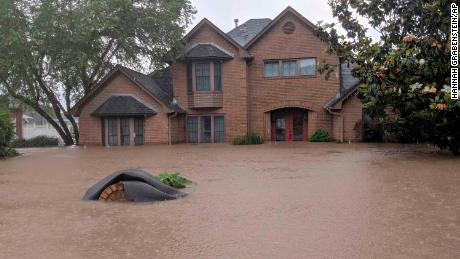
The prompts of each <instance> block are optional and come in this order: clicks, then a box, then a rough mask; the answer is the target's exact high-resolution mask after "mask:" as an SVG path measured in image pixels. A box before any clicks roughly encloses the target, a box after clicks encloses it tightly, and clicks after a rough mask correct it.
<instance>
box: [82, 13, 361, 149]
mask: <svg viewBox="0 0 460 259" xmlns="http://www.w3.org/2000/svg"><path fill="white" fill-rule="evenodd" d="M184 39H185V42H186V51H185V53H184V54H183V55H181V56H179V57H176V58H175V59H174V61H169V62H168V63H169V65H168V67H167V68H166V69H163V70H160V71H155V72H153V73H151V74H148V75H146V74H142V73H139V72H136V71H133V70H131V69H128V68H126V67H122V66H119V65H118V66H116V67H115V68H114V69H113V70H112V71H111V72H110V73H109V74H108V75H107V76H106V77H105V78H104V79H103V80H102V81H101V82H99V84H98V85H96V86H95V87H94V88H93V90H92V91H91V93H89V94H88V95H86V96H85V97H84V98H83V99H82V100H80V101H79V102H78V103H77V104H76V105H75V107H74V108H73V113H74V114H75V116H78V117H79V120H80V144H102V145H135V144H154V143H183V142H187V143H219V142H230V141H231V140H233V139H234V138H235V137H237V136H241V135H244V134H245V133H247V132H255V133H258V134H260V135H262V136H263V137H264V138H265V139H266V140H267V141H306V140H308V136H309V135H311V134H312V133H313V132H314V131H315V130H317V129H318V128H324V129H326V130H327V131H328V132H329V133H330V134H331V136H332V137H333V138H334V139H335V140H337V141H359V140H361V128H360V127H361V126H360V125H361V124H362V123H361V120H362V104H361V102H360V101H359V99H358V98H357V97H356V94H355V93H356V84H357V81H356V79H355V78H353V77H352V76H351V72H350V71H351V66H349V65H348V64H340V66H338V67H339V68H340V69H337V72H336V73H335V74H332V75H331V77H330V78H329V79H328V80H326V79H325V78H324V75H320V74H319V73H318V72H317V66H318V62H319V61H322V60H324V61H325V62H327V63H329V64H336V65H339V58H338V57H337V56H335V55H329V54H326V53H324V51H323V50H324V48H325V47H326V43H324V42H322V41H321V40H320V39H319V38H318V37H317V36H316V35H315V33H314V25H313V24H312V23H311V22H310V21H308V20H307V19H306V18H305V17H303V16H302V15H301V14H299V13H298V12H297V11H295V10H294V9H293V8H291V7H288V8H286V9H285V10H284V11H283V12H281V13H280V14H279V15H278V16H277V17H276V18H274V19H273V20H271V19H251V20H248V21H246V22H245V23H243V24H241V25H238V24H237V20H235V28H234V29H233V30H231V31H230V32H228V33H224V32H223V31H222V30H220V29H219V28H218V27H216V26H215V25H214V24H213V23H211V22H210V21H209V20H207V19H203V20H202V21H201V22H200V23H199V24H197V25H196V26H195V27H194V28H193V29H192V30H191V31H190V32H189V33H188V34H187V35H185V37H184Z"/></svg>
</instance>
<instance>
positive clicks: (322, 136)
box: [310, 128, 330, 142]
mask: <svg viewBox="0 0 460 259" xmlns="http://www.w3.org/2000/svg"><path fill="white" fill-rule="evenodd" d="M329 140H330V138H329V133H328V132H327V130H325V129H323V128H319V129H317V130H316V131H315V133H313V135H311V136H310V141H311V142H327V141H329Z"/></svg>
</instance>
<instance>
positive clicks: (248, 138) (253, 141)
mask: <svg viewBox="0 0 460 259" xmlns="http://www.w3.org/2000/svg"><path fill="white" fill-rule="evenodd" d="M232 143H233V145H258V144H263V143H264V139H263V138H262V137H261V136H259V135H258V134H257V133H247V134H246V135H244V136H241V137H237V138H235V139H234V140H233V142H232Z"/></svg>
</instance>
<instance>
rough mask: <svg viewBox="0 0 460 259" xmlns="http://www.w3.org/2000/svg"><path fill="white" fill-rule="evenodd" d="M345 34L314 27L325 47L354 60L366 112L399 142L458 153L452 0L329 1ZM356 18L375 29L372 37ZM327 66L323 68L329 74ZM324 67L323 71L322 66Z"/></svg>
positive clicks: (459, 134)
mask: <svg viewBox="0 0 460 259" xmlns="http://www.w3.org/2000/svg"><path fill="white" fill-rule="evenodd" d="M329 4H330V6H331V8H332V12H333V15H334V16H335V17H336V18H337V19H338V20H339V22H340V24H341V25H342V27H343V28H344V29H345V31H346V36H340V35H338V34H337V31H336V30H335V29H334V24H320V26H319V28H318V35H319V36H320V37H321V38H322V39H323V40H325V41H327V42H329V47H328V49H327V51H328V52H329V53H337V54H338V55H339V56H340V58H341V59H342V61H344V60H348V61H350V62H353V63H355V64H356V67H355V68H354V69H353V74H354V75H355V76H356V77H358V78H359V79H360V88H359V89H360V95H359V96H360V98H361V99H362V101H363V103H364V109H365V110H366V112H367V113H368V114H369V115H371V117H372V118H374V119H377V120H379V121H380V123H381V124H382V125H383V126H384V130H385V132H387V133H390V134H392V135H394V136H395V138H396V139H397V140H398V141H400V142H406V143H407V142H410V143H413V142H429V143H432V144H434V145H436V146H438V147H439V148H441V149H450V150H451V151H452V152H454V153H456V154H458V153H460V130H458V125H460V124H459V123H460V102H459V101H456V100H451V99H450V88H449V85H450V74H449V71H450V62H449V60H450V15H449V14H450V11H449V10H450V1H447V0H427V1H399V0H376V1H372V2H368V1H363V0H330V1H329ZM357 16H361V17H364V18H365V19H367V21H368V23H369V24H370V26H371V27H372V28H373V29H375V30H376V31H377V32H379V33H380V41H379V42H372V41H371V39H370V38H369V37H368V36H367V29H366V28H365V27H364V26H363V25H362V24H360V22H359V20H358V19H357ZM331 69H335V68H334V67H333V66H324V69H323V72H324V73H326V75H327V73H328V72H330V70H331ZM328 70H329V71H328Z"/></svg>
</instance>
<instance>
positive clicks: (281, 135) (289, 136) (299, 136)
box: [269, 107, 308, 141]
mask: <svg viewBox="0 0 460 259" xmlns="http://www.w3.org/2000/svg"><path fill="white" fill-rule="evenodd" d="M269 114H270V132H271V136H270V137H271V140H272V141H306V140H307V139H308V110H306V109H302V108H295V107H286V108H280V109H276V110H273V111H270V112H269Z"/></svg>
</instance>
